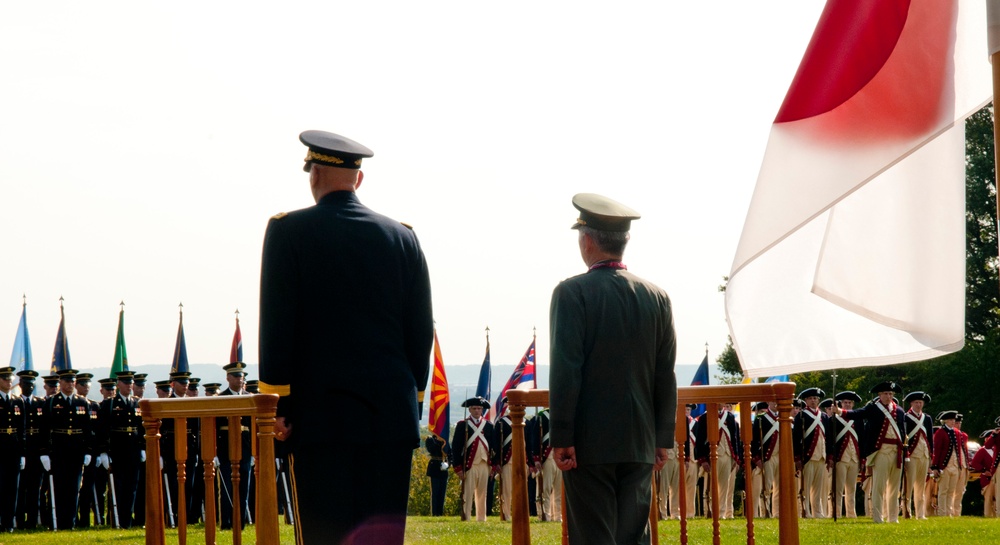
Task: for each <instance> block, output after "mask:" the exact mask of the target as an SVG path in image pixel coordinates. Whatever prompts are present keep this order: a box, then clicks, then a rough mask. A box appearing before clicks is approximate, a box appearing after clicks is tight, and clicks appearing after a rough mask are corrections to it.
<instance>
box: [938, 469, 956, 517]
mask: <svg viewBox="0 0 1000 545" xmlns="http://www.w3.org/2000/svg"><path fill="white" fill-rule="evenodd" d="M960 473H961V471H960V470H959V468H958V464H956V463H955V460H954V457H953V458H952V460H951V462H950V463H949V464H948V467H946V468H944V470H943V471H941V477H940V478H939V479H938V495H937V514H938V516H939V517H953V516H955V513H954V512H952V507H953V503H952V501H953V500H952V495H953V494H954V493H955V489H956V488H958V478H959V476H960Z"/></svg>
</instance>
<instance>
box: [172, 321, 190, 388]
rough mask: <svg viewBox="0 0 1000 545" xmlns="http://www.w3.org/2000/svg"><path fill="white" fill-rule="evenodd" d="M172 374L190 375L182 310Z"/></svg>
mask: <svg viewBox="0 0 1000 545" xmlns="http://www.w3.org/2000/svg"><path fill="white" fill-rule="evenodd" d="M170 372H171V373H190V372H191V366H190V365H188V351H187V343H185V342H184V310H183V309H182V310H181V317H180V323H178V324H177V341H176V342H175V343H174V360H173V363H171V364H170Z"/></svg>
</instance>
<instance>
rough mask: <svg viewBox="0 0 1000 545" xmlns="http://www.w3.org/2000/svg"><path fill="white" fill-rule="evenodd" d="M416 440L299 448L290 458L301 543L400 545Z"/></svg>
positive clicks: (313, 544) (296, 522) (403, 530)
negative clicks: (343, 446) (350, 446)
mask: <svg viewBox="0 0 1000 545" xmlns="http://www.w3.org/2000/svg"><path fill="white" fill-rule="evenodd" d="M415 446H416V440H413V441H403V442H395V443H381V444H373V445H365V446H362V447H361V448H350V449H344V448H341V445H339V444H336V443H314V444H304V445H294V446H293V448H292V454H290V455H289V457H288V462H289V467H290V469H291V471H290V473H291V476H292V488H293V492H292V494H293V495H294V496H295V503H294V507H295V539H296V543H297V544H299V545H301V544H308V545H320V544H321V545H327V544H329V545H347V544H350V545H361V544H377V545H382V544H385V545H400V544H402V543H403V534H404V532H405V529H406V503H407V500H408V499H409V488H410V464H411V461H412V457H413V449H414V447H415Z"/></svg>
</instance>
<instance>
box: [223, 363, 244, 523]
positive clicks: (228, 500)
mask: <svg viewBox="0 0 1000 545" xmlns="http://www.w3.org/2000/svg"><path fill="white" fill-rule="evenodd" d="M223 369H225V371H226V382H228V383H229V387H228V388H226V389H225V390H223V391H222V392H221V393H219V396H238V395H247V392H246V391H244V389H243V383H244V381H245V380H246V371H245V370H246V364H245V363H243V362H233V363H230V364H229V365H226V366H225V367H223ZM215 420H216V421H215V430H216V439H215V454H216V456H217V457H218V460H219V463H218V464H217V465H216V467H217V468H218V469H217V471H218V474H219V481H220V482H221V484H222V488H221V489H220V490H219V496H220V501H221V505H220V512H221V515H222V525H221V528H222V529H223V530H229V529H232V527H233V496H234V494H233V464H232V461H231V460H230V454H229V434H230V433H232V432H233V431H234V430H232V429H230V427H229V419H228V418H216V419H215ZM239 434H240V461H239V462H238V463H239V474H240V482H239V484H240V486H239V495H240V497H239V501H240V528H243V527H245V526H246V525H247V523H248V522H249V521H248V520H247V515H248V505H249V498H250V454H251V453H250V448H251V447H250V417H249V416H244V417H242V420H241V423H240V431H239Z"/></svg>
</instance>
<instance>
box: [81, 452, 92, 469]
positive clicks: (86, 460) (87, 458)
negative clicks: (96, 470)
mask: <svg viewBox="0 0 1000 545" xmlns="http://www.w3.org/2000/svg"><path fill="white" fill-rule="evenodd" d="M90 458H91V457H90V455H89V454H84V455H83V465H84V467H86V466H89V465H90Z"/></svg>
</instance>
